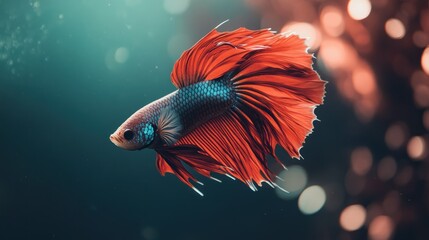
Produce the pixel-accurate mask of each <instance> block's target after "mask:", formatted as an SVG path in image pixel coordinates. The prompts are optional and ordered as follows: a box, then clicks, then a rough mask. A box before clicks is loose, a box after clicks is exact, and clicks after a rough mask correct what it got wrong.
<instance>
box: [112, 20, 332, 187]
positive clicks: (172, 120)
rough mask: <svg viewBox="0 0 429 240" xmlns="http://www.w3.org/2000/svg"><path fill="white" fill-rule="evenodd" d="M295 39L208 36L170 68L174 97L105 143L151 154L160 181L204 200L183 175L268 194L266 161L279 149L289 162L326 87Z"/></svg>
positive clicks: (144, 111) (263, 34) (241, 32)
mask: <svg viewBox="0 0 429 240" xmlns="http://www.w3.org/2000/svg"><path fill="white" fill-rule="evenodd" d="M307 50H308V48H307V46H306V45H305V43H304V39H302V38H300V37H299V36H297V35H293V34H290V35H286V34H284V33H280V34H276V33H275V32H273V31H271V30H270V29H262V30H249V29H246V28H239V29H236V30H234V31H229V32H219V31H217V28H215V29H213V30H212V31H210V32H209V33H208V34H207V35H205V36H204V37H203V38H202V39H200V40H199V41H198V42H197V43H196V44H195V45H194V46H192V47H191V48H190V49H188V50H186V51H185V52H184V53H183V54H182V55H181V57H180V58H179V59H178V60H177V61H176V63H175V64H174V67H173V70H172V73H171V81H172V83H173V85H174V86H175V87H176V88H177V90H176V91H174V92H172V93H170V94H168V95H166V96H164V97H162V98H160V99H158V100H156V101H153V102H152V103H150V104H148V105H146V106H144V107H143V108H141V109H140V110H138V111H137V112H135V113H134V114H133V115H131V116H130V117H129V118H128V119H127V120H126V121H125V122H124V123H123V124H122V125H120V126H119V128H118V129H117V130H116V131H115V132H114V133H113V134H112V135H111V136H110V140H111V141H112V142H113V143H114V144H115V145H116V146H118V147H120V148H123V149H127V150H141V149H144V148H151V149H153V150H155V151H156V167H157V169H158V171H159V172H160V173H161V175H163V176H164V175H165V174H166V173H172V174H174V175H176V176H177V177H178V178H179V179H180V180H181V181H182V182H184V183H185V184H186V185H188V186H189V187H191V188H192V189H194V190H195V191H196V192H197V193H199V194H200V195H203V194H202V193H201V192H200V191H199V190H198V189H197V188H195V187H194V184H193V183H199V184H202V183H201V182H199V181H198V180H197V179H196V178H195V177H194V174H192V173H191V172H190V171H189V169H193V170H194V171H195V172H196V173H198V174H201V175H203V176H205V177H208V178H211V179H213V180H216V181H219V180H218V179H216V178H214V177H213V176H212V174H213V173H216V174H223V175H226V176H228V177H230V178H233V179H239V180H240V181H242V182H243V183H245V184H247V185H248V186H249V187H250V188H251V189H252V190H254V191H256V190H257V189H256V186H255V183H256V184H257V185H258V186H262V183H263V182H265V183H267V184H268V185H270V186H271V187H279V186H278V185H276V183H275V179H276V177H277V176H276V174H275V173H274V172H273V171H272V170H270V169H269V168H268V159H267V157H268V156H272V157H273V158H274V159H275V160H276V162H277V163H278V164H280V165H281V166H283V167H284V165H283V164H282V162H281V161H280V160H279V158H278V157H277V156H276V153H275V148H276V146H277V145H280V146H281V147H282V148H283V149H284V150H286V152H287V153H288V154H289V155H290V156H291V157H292V158H301V155H300V152H299V151H300V149H301V147H302V145H303V143H304V141H305V138H306V137H307V135H309V134H310V133H311V132H312V130H313V121H314V120H315V119H316V116H315V114H314V109H315V108H316V107H317V106H318V105H320V104H322V103H323V97H324V94H325V81H322V80H321V79H320V77H319V75H318V74H317V73H316V72H315V71H314V70H313V68H312V64H313V55H312V54H309V53H308V51H307Z"/></svg>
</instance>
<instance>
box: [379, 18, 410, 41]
mask: <svg viewBox="0 0 429 240" xmlns="http://www.w3.org/2000/svg"><path fill="white" fill-rule="evenodd" d="M384 29H385V30H386V33H387V35H389V37H391V38H393V39H401V38H403V37H404V36H405V32H406V29H405V26H404V24H403V23H402V22H401V21H400V20H399V19H396V18H391V19H389V20H387V21H386V24H385V25H384Z"/></svg>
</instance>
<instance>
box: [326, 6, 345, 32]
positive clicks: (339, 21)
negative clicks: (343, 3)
mask: <svg viewBox="0 0 429 240" xmlns="http://www.w3.org/2000/svg"><path fill="white" fill-rule="evenodd" d="M320 22H321V23H322V26H323V29H324V30H325V32H326V33H327V34H328V35H330V36H332V37H338V36H340V35H341V34H342V33H343V32H344V29H345V23H344V17H343V14H342V13H341V10H340V9H339V8H337V7H334V6H327V7H324V8H323V10H322V12H321V14H320Z"/></svg>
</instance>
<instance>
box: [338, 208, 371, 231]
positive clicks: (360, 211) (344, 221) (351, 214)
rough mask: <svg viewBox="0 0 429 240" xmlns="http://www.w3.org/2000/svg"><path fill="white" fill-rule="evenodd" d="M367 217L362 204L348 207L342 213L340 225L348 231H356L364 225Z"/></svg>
mask: <svg viewBox="0 0 429 240" xmlns="http://www.w3.org/2000/svg"><path fill="white" fill-rule="evenodd" d="M365 219H366V211H365V208H364V207H363V206H362V205H358V204H356V205H351V206H348V207H346V208H345V209H344V210H343V211H342V212H341V215H340V225H341V227H342V228H343V229H344V230H346V231H355V230H358V229H359V228H361V227H362V226H363V224H364V223H365Z"/></svg>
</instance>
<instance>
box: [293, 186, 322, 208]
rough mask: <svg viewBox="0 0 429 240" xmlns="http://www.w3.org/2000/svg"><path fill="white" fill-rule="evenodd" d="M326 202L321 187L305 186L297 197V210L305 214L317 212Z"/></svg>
mask: <svg viewBox="0 0 429 240" xmlns="http://www.w3.org/2000/svg"><path fill="white" fill-rule="evenodd" d="M325 202H326V193H325V190H323V188H322V187H320V186H318V185H313V186H310V187H308V188H306V189H305V190H304V191H303V192H302V193H301V195H300V196H299V198H298V207H299V210H300V211H301V212H302V213H304V214H306V215H310V214H314V213H316V212H318V211H319V210H320V209H321V208H322V207H323V205H324V204H325Z"/></svg>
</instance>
